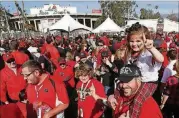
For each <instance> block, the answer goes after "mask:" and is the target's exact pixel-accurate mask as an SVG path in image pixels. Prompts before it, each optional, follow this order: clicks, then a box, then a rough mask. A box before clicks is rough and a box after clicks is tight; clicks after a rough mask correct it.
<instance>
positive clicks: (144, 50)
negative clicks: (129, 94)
mask: <svg viewBox="0 0 179 118" xmlns="http://www.w3.org/2000/svg"><path fill="white" fill-rule="evenodd" d="M124 61H125V64H136V65H137V66H138V67H139V68H140V71H141V74H142V82H143V83H144V84H143V86H141V87H140V88H139V89H140V90H139V94H137V96H135V100H134V101H133V106H132V108H134V109H130V110H129V112H130V118H138V117H139V114H140V112H139V111H140V109H141V106H142V104H143V102H144V101H145V100H146V99H147V98H148V97H149V96H151V95H152V94H153V93H154V91H155V90H156V88H157V82H158V71H159V70H160V68H161V65H162V62H163V61H164V57H163V56H162V54H161V53H160V52H159V51H158V50H157V49H156V48H155V47H154V46H153V40H152V39H151V36H150V32H149V30H148V29H147V28H146V27H145V26H143V25H141V24H139V23H135V24H133V25H132V26H131V27H130V28H129V29H128V36H127V49H126V53H125V59H124Z"/></svg>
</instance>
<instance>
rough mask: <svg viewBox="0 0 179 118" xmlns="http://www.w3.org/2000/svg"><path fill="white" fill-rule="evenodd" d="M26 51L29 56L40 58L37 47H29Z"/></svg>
mask: <svg viewBox="0 0 179 118" xmlns="http://www.w3.org/2000/svg"><path fill="white" fill-rule="evenodd" d="M27 50H28V51H29V52H30V53H31V54H33V55H35V56H36V57H40V53H39V52H38V51H37V50H38V48H37V47H32V46H30V47H29V48H28V49H27Z"/></svg>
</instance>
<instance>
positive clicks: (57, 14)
mask: <svg viewBox="0 0 179 118" xmlns="http://www.w3.org/2000/svg"><path fill="white" fill-rule="evenodd" d="M66 13H68V14H70V16H72V17H73V18H74V19H75V20H77V21H78V22H79V23H81V24H83V25H85V26H88V27H90V28H94V24H95V22H96V20H97V19H98V18H99V17H101V15H102V12H101V10H100V9H92V11H91V12H89V13H78V12H77V7H72V6H60V5H55V4H45V5H44V6H43V7H40V8H37V7H34V8H31V9H30V14H29V15H26V17H27V19H28V22H29V23H30V24H31V25H33V26H34V28H35V30H36V31H42V32H43V31H44V29H46V28H48V27H49V26H51V25H53V24H54V23H56V22H57V21H58V20H60V19H61V18H62V17H63V16H64V14H66ZM20 18H21V16H19V15H18V14H14V16H13V17H11V18H10V22H11V27H14V29H15V30H20V29H21V28H22V22H23V21H22V20H20Z"/></svg>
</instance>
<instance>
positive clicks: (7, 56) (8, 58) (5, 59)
mask: <svg viewBox="0 0 179 118" xmlns="http://www.w3.org/2000/svg"><path fill="white" fill-rule="evenodd" d="M10 59H14V56H13V55H12V54H11V53H6V54H3V60H4V61H5V62H7V61H8V60H10Z"/></svg>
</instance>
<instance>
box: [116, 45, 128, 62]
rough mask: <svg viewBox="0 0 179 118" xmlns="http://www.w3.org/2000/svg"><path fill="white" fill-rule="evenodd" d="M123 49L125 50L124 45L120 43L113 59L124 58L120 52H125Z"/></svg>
mask: <svg viewBox="0 0 179 118" xmlns="http://www.w3.org/2000/svg"><path fill="white" fill-rule="evenodd" d="M124 51H126V45H122V46H121V47H120V48H119V49H117V50H116V52H115V56H114V60H117V59H124V57H123V56H122V53H125V52H124Z"/></svg>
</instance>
